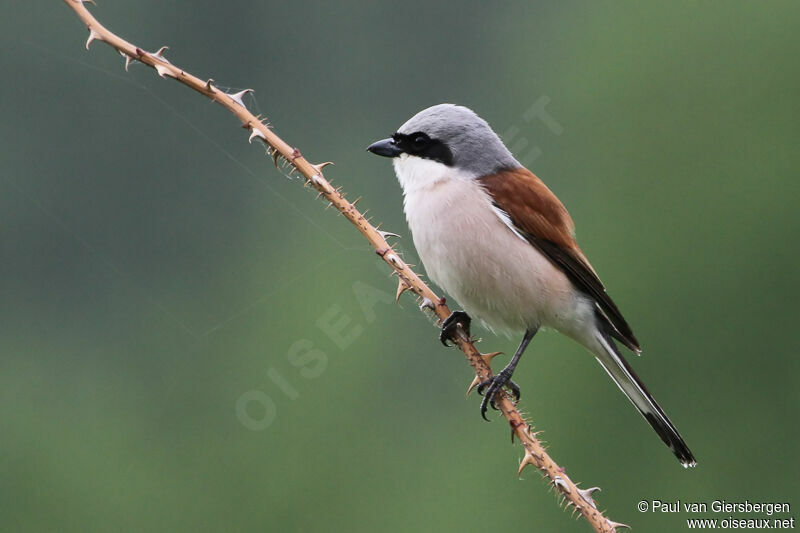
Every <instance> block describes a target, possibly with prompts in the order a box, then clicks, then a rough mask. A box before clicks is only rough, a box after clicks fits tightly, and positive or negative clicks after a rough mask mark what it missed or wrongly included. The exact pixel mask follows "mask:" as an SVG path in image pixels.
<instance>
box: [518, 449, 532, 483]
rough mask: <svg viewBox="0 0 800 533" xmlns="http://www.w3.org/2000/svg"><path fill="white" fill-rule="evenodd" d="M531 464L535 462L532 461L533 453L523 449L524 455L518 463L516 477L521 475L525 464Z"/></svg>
mask: <svg viewBox="0 0 800 533" xmlns="http://www.w3.org/2000/svg"><path fill="white" fill-rule="evenodd" d="M533 464H536V463H534V461H533V455H531V452H529V451H528V450H525V457H523V459H522V461H520V463H519V470H517V477H520V476H521V475H522V470H523V469H524V468H525V467H526V466H528V465H533Z"/></svg>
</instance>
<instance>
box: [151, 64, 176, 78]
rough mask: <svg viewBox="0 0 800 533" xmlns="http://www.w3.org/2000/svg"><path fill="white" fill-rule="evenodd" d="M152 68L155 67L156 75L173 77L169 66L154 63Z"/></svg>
mask: <svg viewBox="0 0 800 533" xmlns="http://www.w3.org/2000/svg"><path fill="white" fill-rule="evenodd" d="M153 68H154V69H156V72H158V75H159V76H161V77H162V78H165V77H166V76H170V77H173V78H174V77H175V76H174V75H173V74H172V71H171V70H170V69H169V68H167V67H165V66H164V65H160V64H158V63H156V64H155V65H153Z"/></svg>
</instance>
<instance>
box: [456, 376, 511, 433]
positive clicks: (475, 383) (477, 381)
mask: <svg viewBox="0 0 800 533" xmlns="http://www.w3.org/2000/svg"><path fill="white" fill-rule="evenodd" d="M480 383H481V378H479V377H478V376H475V377H474V378H473V379H472V383H470V384H469V387H467V396H466V397H467V398H469V395H470V394H471V393H472V389H474V388H475V387H477V386H478V385H480ZM511 434H512V435H513V434H514V433H513V432H512V433H511ZM512 438H513V437H512Z"/></svg>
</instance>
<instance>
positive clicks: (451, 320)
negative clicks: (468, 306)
mask: <svg viewBox="0 0 800 533" xmlns="http://www.w3.org/2000/svg"><path fill="white" fill-rule="evenodd" d="M471 322H472V319H471V318H470V317H469V315H468V314H467V313H465V312H464V311H453V312H452V313H450V316H449V317H447V318H445V319H444V322H442V331H441V332H440V333H439V341H440V342H441V343H442V344H444V345H445V346H449V344H447V341H452V339H453V338H454V337H455V335H456V329H457V328H458V326H459V324H460V325H461V327H462V328H463V329H464V332H465V333H466V334H467V337H469V336H470V333H469V325H470V323H471Z"/></svg>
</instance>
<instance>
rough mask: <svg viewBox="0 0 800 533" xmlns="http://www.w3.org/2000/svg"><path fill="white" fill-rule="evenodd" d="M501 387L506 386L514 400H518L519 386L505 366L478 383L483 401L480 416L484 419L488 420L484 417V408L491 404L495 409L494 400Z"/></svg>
mask: <svg viewBox="0 0 800 533" xmlns="http://www.w3.org/2000/svg"><path fill="white" fill-rule="evenodd" d="M487 387H488V388H487ZM503 387H508V389H509V391H511V395H512V396H513V397H514V401H515V402H517V401H519V387H518V386H517V384H516V383H514V382H513V381H511V372H508V371H507V369H505V368H504V369H503V370H501V371H500V373H499V374H497V375H495V376H492V377H490V378H489V379H487V380H486V381H484V382H482V383H481V384H480V385H478V394H480V395H481V396H483V401H481V416H482V417H483V419H484V420H486V421H488V420H489V419H488V418H486V409H487V408H488V406H490V405H491V406H492V409H494V410H495V411H497V404H496V403H495V400H496V398H497V395H498V394H499V393H500V391H501V390H502V388H503ZM484 391H486V394H484Z"/></svg>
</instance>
